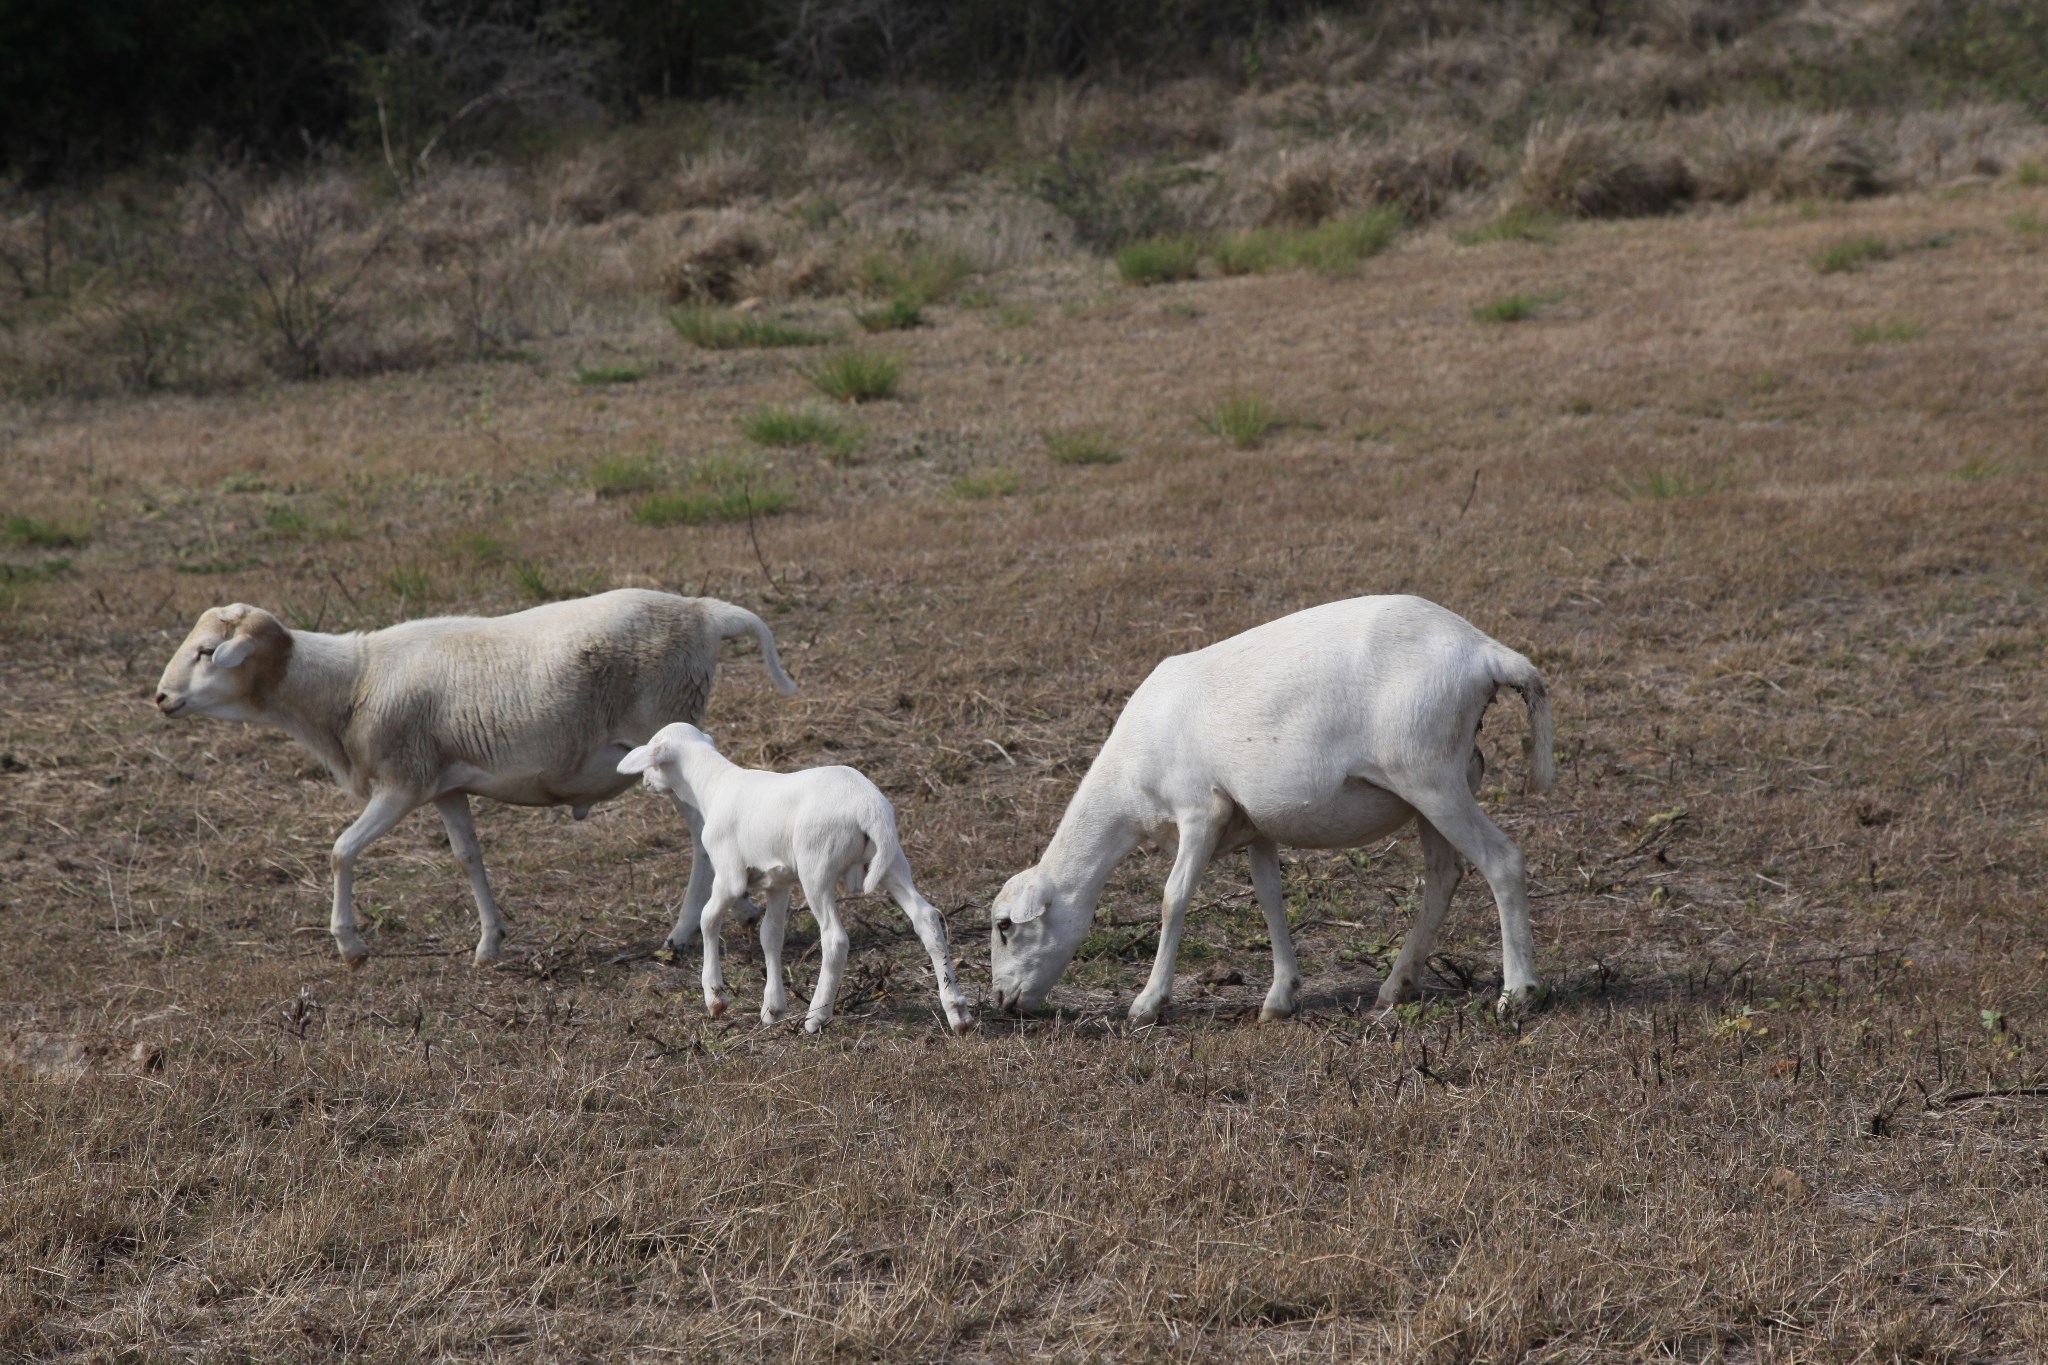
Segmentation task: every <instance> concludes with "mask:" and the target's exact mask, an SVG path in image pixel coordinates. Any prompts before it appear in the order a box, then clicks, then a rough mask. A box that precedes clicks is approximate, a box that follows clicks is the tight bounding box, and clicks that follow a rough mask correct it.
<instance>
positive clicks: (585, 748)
mask: <svg viewBox="0 0 2048 1365" xmlns="http://www.w3.org/2000/svg"><path fill="white" fill-rule="evenodd" d="M748 635H750V636H752V637H753V638H754V639H755V640H757V641H759V642H760V646H761V659H762V662H763V663H764V664H766V665H767V668H768V675H769V677H771V678H772V679H774V681H775V686H776V689H777V690H778V691H780V692H782V693H783V694H784V695H785V696H787V695H789V694H790V693H793V692H795V691H796V684H795V683H793V682H791V681H790V680H789V677H788V675H787V674H785V673H784V672H783V671H782V663H781V661H780V660H779V659H778V658H777V657H776V653H775V637H774V636H773V635H771V634H770V633H769V630H768V627H767V626H766V625H765V624H764V623H763V622H762V620H761V618H760V617H758V616H756V615H754V613H752V612H750V611H748V610H746V609H745V608H744V607H736V606H734V605H732V604H731V603H730V602H721V601H719V600H717V599H716V598H710V597H677V596H674V595H673V594H670V593H664V592H649V591H645V590H640V589H621V590H619V591H616V592H607V593H599V594H598V595H596V596H595V597H585V598H581V599H578V600H575V601H569V602H553V603H549V604H548V605H546V606H540V607H534V608H532V609H530V610H527V611H521V612H514V613H512V614H511V615H509V616H495V617H470V616H447V617H436V618H432V619H428V620H421V621H408V622H406V623H404V624H403V625H396V626H390V627H388V628H386V629H384V630H374V631H368V632H363V633H358V634H350V635H322V634H318V633H316V632H313V631H309V630H288V629H286V627H285V626H284V625H283V623H282V622H280V621H279V620H278V619H277V618H276V617H275V616H272V615H271V614H270V613H269V612H267V611H264V610H262V609H261V608H259V607H251V606H247V605H244V604H241V603H237V604H235V605H234V606H228V607H216V608H213V609H212V610H209V611H207V612H205V613H203V614H202V615H201V616H200V618H199V622H198V624H197V625H195V626H193V627H192V631H191V633H190V634H189V635H187V636H186V637H185V642H184V643H183V644H181V645H179V646H178V652H177V653H176V654H175V655H173V656H172V657H171V662H170V664H169V666H167V667H166V668H165V669H164V676H163V680H162V681H161V682H160V683H158V684H157V693H156V704H157V707H158V709H159V710H161V711H162V712H163V714H164V715H165V716H168V717H175V716H187V715H197V716H214V717H217V718H219V719H222V720H246V721H256V722H259V723H261V724H265V725H274V726H277V727H278V728H280V729H282V730H284V731H286V732H287V733H288V734H290V735H291V736H292V737H293V738H294V739H296V740H298V741H299V743H301V744H303V745H305V746H306V748H308V749H310V750H312V751H313V753H314V754H315V755H316V756H318V758H319V759H320V760H321V762H323V763H325V764H326V765H327V768H328V770H329V771H330V772H332V773H333V774H334V778H335V781H337V782H339V783H340V784H341V785H342V786H343V787H346V788H347V789H348V790H349V791H351V792H353V793H354V794H355V795H356V797H357V798H358V799H360V800H362V801H364V802H366V803H367V804H366V805H365V807H364V810H363V813H362V815H361V816H360V817H358V818H357V820H356V822H355V823H354V824H352V825H350V826H349V827H348V829H347V830H345V831H343V833H342V835H341V837H340V838H339V839H337V840H336V841H335V843H334V913H333V917H332V919H331V920H330V921H329V928H330V929H331V930H332V931H333V934H334V941H335V943H336V944H337V945H338V946H339V947H340V949H341V956H342V960H343V961H345V962H346V963H348V965H349V966H351V967H356V966H360V965H361V964H362V962H363V960H364V959H365V958H367V957H368V956H369V953H370V950H369V947H368V945H366V944H365V943H364V942H363V939H362V935H361V934H360V933H359V932H358V931H357V926H356V917H355V907H354V904H353V898H352V895H351V887H352V883H353V880H354V875H355V861H356V856H357V855H358V854H360V853H361V852H362V851H363V848H364V847H365V846H366V845H368V844H369V843H370V842H371V841H372V840H374V839H376V838H378V837H379V836H380V835H382V834H384V833H385V832H386V831H388V830H389V829H390V828H391V827H392V826H393V825H396V824H397V823H398V822H399V820H401V819H402V818H404V816H405V815H406V814H407V813H408V812H410V811H412V810H414V809H416V808H418V807H420V806H423V805H425V804H426V803H427V802H429V801H431V802H433V803H434V806H435V808H436V809H437V810H439V811H440V813H441V823H442V824H443V825H444V826H446V828H447V830H448V843H449V846H450V847H451V848H453V849H454V850H455V856H456V857H457V858H458V859H459V860H461V863H462V866H463V870H464V871H466V872H467V873H468V874H469V884H470V889H471V891H472V892H474V894H475V897H476V908H477V915H478V917H479V918H480V920H481V921H482V927H481V932H480V933H479V936H478V938H477V944H476V962H477V964H478V965H479V966H481V965H482V964H484V963H487V962H493V961H496V960H497V957H498V953H499V946H500V944H501V943H502V941H503V939H504V934H505V922H504V917H503V916H502V915H501V914H500V913H499V911H498V903H497V901H496V900H495V899H494V898H493V897H492V895H491V888H490V883H489V882H488V881H487V880H486V878H485V876H484V860H483V850H482V849H481V848H480V847H479V846H478V844H477V839H476V828H475V826H474V825H473V824H472V823H471V820H470V813H469V797H470V795H471V794H472V793H474V794H475V795H478V796H488V797H490V798H492V799H493V800H497V801H505V802H509V803H511V804H513V805H520V806H568V807H570V808H571V809H572V810H573V812H574V814H575V815H576V818H578V819H579V820H580V819H582V818H583V816H585V815H586V814H588V813H589V810H590V807H591V806H592V805H594V804H595V803H597V802H599V801H605V800H609V799H610V798H612V797H614V796H617V795H618V794H619V793H620V792H622V791H625V790H626V789H627V788H628V787H630V786H632V785H633V783H632V780H631V779H630V778H622V777H621V776H620V775H619V772H618V764H619V758H620V757H621V756H622V755H623V754H625V753H626V752H627V751H628V750H630V749H631V748H632V747H633V746H634V745H636V744H639V743H642V742H643V741H645V740H646V739H647V737H648V736H649V735H651V734H653V733H654V732H655V730H656V729H657V728H658V727H660V726H662V725H664V724H666V723H667V722H669V721H672V720H678V719H681V720H701V719H702V718H703V715H704V704H705V702H706V701H707V700H708V699H709V698H710V696H711V678H712V672H713V668H714V665H715V664H716V663H717V660H718V647H719V644H720V642H721V641H723V640H728V639H733V638H735V637H738V636H748ZM693 828H694V826H693ZM710 889H711V888H710V871H709V865H708V864H707V863H706V862H705V860H704V857H703V855H702V854H701V853H698V852H695V851H694V850H693V854H692V862H691V868H690V890H689V894H688V896H687V897H686V898H685V900H684V904H683V912H682V915H681V917H680V918H678V919H677V921H676V925H675V928H674V930H673V931H672V932H671V934H670V939H669V941H670V943H671V944H673V945H677V946H680V945H682V944H686V943H687V942H688V941H689V939H690V937H691V936H692V935H693V934H694V933H695V932H696V928H697V918H698V912H699V911H700V910H701V909H702V907H703V904H704V898H705V896H707V895H708V894H710Z"/></svg>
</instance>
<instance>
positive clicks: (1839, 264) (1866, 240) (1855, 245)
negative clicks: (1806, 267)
mask: <svg viewBox="0 0 2048 1365" xmlns="http://www.w3.org/2000/svg"><path fill="white" fill-rule="evenodd" d="M1891 257H1892V244H1891V243H1890V242H1887V241H1886V240H1885V239H1884V238H1882V237H1876V236H1871V235H1868V234H1866V235H1864V236H1861V237H1845V238H1843V239H1842V240H1841V241H1839V242H1830V243H1829V244H1828V245H1826V246H1824V247H1822V248H1821V249H1820V250H1819V251H1816V252H1814V253H1813V255H1812V257H1811V258H1810V259H1811V260H1812V261H1813V268H1814V269H1815V270H1818V271H1819V272H1820V273H1821V274H1823V275H1841V274H1847V273H1851V272H1854V271H1858V270H1861V269H1862V268H1863V267H1864V266H1866V265H1869V264H1871V263H1872V262H1873V261H1888V260H1890V259H1891Z"/></svg>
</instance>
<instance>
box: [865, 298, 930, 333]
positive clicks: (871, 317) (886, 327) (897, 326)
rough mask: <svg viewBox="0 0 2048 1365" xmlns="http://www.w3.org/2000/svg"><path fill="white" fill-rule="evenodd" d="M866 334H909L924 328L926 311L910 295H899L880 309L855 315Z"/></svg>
mask: <svg viewBox="0 0 2048 1365" xmlns="http://www.w3.org/2000/svg"><path fill="white" fill-rule="evenodd" d="M853 320H854V321H855V322H858V323H859V324H860V326H861V330H862V331H864V332H907V331H909V330H910V329H911V328H913V327H922V326H924V309H923V308H921V307H919V306H918V302H917V300H916V299H915V298H914V297H912V296H911V295H909V294H898V295H896V296H895V297H894V298H892V299H890V300H889V301H888V302H887V303H885V304H883V305H882V306H881V307H880V308H867V309H863V310H861V311H859V312H856V313H855V314H854V315H853Z"/></svg>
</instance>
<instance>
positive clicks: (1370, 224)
mask: <svg viewBox="0 0 2048 1365" xmlns="http://www.w3.org/2000/svg"><path fill="white" fill-rule="evenodd" d="M1406 221H1407V218H1406V216H1405V215H1404V214H1403V213H1402V212H1401V210H1400V209H1398V208H1395V207H1393V206H1391V205H1386V206H1382V207H1380V208H1376V209H1372V210H1369V211H1368V212H1365V213H1360V214H1353V215H1351V216H1350V217H1346V218H1333V219H1331V220H1330V221H1329V222H1326V223H1320V224H1318V225H1317V226H1315V227H1311V228H1255V229H1253V230H1252V231H1250V232H1240V233H1235V234H1233V235H1231V236H1229V237H1226V238H1224V239H1223V240H1222V241H1220V242H1218V243H1217V244H1216V250H1215V256H1216V266H1217V269H1219V270H1221V271H1222V272H1223V273H1224V274H1226V275H1263V274H1268V273H1270V272H1273V271H1277V270H1309V271H1313V272H1315V273H1316V274H1318V275H1331V276H1337V275H1350V274H1355V273H1356V272H1357V270H1358V268H1359V266H1360V265H1361V264H1362V263H1363V262H1365V261H1366V260H1367V259H1369V258H1371V257H1373V256H1377V255H1378V254H1379V253H1380V252H1382V251H1385V250H1386V249H1387V248H1388V247H1390V246H1392V245H1393V244H1394V240H1395V239H1396V238H1397V237H1399V236H1400V235H1401V228H1402V226H1403V225H1404V224H1405V223H1406Z"/></svg>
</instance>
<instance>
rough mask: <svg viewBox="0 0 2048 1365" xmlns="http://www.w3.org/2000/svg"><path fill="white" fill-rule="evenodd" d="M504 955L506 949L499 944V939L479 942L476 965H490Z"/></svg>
mask: <svg viewBox="0 0 2048 1365" xmlns="http://www.w3.org/2000/svg"><path fill="white" fill-rule="evenodd" d="M504 955H505V952H504V949H502V948H500V947H499V946H498V940H497V939H491V940H490V941H489V942H486V943H479V944H477V945H476V957H475V959H474V961H475V963H476V965H477V966H479V967H488V966H490V965H491V964H492V963H493V962H496V961H497V960H498V959H499V958H501V957H503V956H504Z"/></svg>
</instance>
